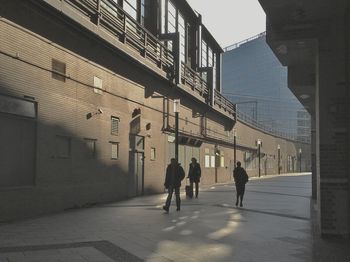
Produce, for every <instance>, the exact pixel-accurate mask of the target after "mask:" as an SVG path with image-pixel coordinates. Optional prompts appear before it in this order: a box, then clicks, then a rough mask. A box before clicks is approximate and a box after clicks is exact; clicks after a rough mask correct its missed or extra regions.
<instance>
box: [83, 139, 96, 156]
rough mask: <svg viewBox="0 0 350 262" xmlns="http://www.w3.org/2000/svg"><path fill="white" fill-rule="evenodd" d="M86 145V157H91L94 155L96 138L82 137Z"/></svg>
mask: <svg viewBox="0 0 350 262" xmlns="http://www.w3.org/2000/svg"><path fill="white" fill-rule="evenodd" d="M84 141H85V147H86V158H88V159H91V158H95V157H96V139H91V138H84Z"/></svg>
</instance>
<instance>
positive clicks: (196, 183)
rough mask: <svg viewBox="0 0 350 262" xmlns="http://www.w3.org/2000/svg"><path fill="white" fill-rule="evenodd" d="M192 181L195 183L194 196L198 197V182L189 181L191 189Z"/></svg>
mask: <svg viewBox="0 0 350 262" xmlns="http://www.w3.org/2000/svg"><path fill="white" fill-rule="evenodd" d="M193 183H194V184H195V185H196V197H198V191H199V190H198V189H199V182H194V181H190V187H191V188H192V190H193Z"/></svg>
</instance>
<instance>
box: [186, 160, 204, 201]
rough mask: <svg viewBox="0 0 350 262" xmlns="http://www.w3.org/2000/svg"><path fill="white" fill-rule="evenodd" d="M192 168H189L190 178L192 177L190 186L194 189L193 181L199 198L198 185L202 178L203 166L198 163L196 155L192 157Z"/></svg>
mask: <svg viewBox="0 0 350 262" xmlns="http://www.w3.org/2000/svg"><path fill="white" fill-rule="evenodd" d="M191 161H192V163H191V164H190V169H189V170H188V178H189V179H190V187H191V190H192V191H193V183H195V185H196V198H198V187H199V182H200V178H201V173H202V171H201V166H200V164H199V163H197V159H195V158H194V157H193V158H192V159H191Z"/></svg>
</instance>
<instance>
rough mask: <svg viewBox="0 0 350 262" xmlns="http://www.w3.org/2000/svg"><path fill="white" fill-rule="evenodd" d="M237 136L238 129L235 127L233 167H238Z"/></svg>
mask: <svg viewBox="0 0 350 262" xmlns="http://www.w3.org/2000/svg"><path fill="white" fill-rule="evenodd" d="M236 137H237V133H236V129H233V167H234V168H236V163H237V155H236V153H237V151H236V150H237V144H236Z"/></svg>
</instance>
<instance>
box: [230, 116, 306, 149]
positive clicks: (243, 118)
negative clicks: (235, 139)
mask: <svg viewBox="0 0 350 262" xmlns="http://www.w3.org/2000/svg"><path fill="white" fill-rule="evenodd" d="M236 112H237V119H238V120H240V121H242V122H245V123H247V124H249V125H251V126H253V127H256V128H258V129H260V130H262V131H264V132H266V133H269V134H272V135H275V136H278V137H281V138H285V139H289V140H293V141H297V142H302V143H310V142H311V141H310V139H306V138H300V137H298V136H297V135H296V134H292V133H287V132H282V131H280V130H277V129H275V128H272V127H269V126H266V125H264V124H262V123H260V122H259V121H256V119H254V118H252V117H251V116H249V115H248V114H245V113H243V112H242V111H239V110H236Z"/></svg>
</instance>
